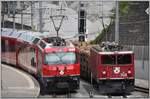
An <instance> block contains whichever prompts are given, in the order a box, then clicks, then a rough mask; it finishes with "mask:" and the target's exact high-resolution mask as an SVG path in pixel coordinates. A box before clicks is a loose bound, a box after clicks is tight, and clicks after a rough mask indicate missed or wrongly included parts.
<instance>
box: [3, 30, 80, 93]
mask: <svg viewBox="0 0 150 99" xmlns="http://www.w3.org/2000/svg"><path fill="white" fill-rule="evenodd" d="M1 33H2V34H1V38H2V62H5V63H9V64H12V65H15V66H17V67H20V68H22V69H24V70H26V71H27V72H29V73H31V74H34V75H35V76H36V77H37V78H38V79H39V81H40V82H41V88H43V89H44V91H45V90H47V91H50V90H52V91H56V90H60V89H63V90H65V89H66V90H67V91H68V90H76V89H78V88H79V81H80V80H79V79H80V64H79V61H78V59H79V57H78V50H77V49H76V48H75V47H74V46H73V45H72V43H71V42H69V41H65V40H64V39H62V38H59V37H48V35H47V34H42V33H38V32H29V31H12V30H8V29H2V31H1ZM43 89H42V91H43Z"/></svg>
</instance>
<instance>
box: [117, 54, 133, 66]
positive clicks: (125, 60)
mask: <svg viewBox="0 0 150 99" xmlns="http://www.w3.org/2000/svg"><path fill="white" fill-rule="evenodd" d="M131 62H132V58H131V55H130V54H125V55H118V56H117V63H118V64H122V65H125V64H131Z"/></svg>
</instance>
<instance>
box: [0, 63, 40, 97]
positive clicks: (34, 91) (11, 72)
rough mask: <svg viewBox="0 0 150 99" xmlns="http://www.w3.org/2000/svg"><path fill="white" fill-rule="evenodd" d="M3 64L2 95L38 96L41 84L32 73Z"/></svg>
mask: <svg viewBox="0 0 150 99" xmlns="http://www.w3.org/2000/svg"><path fill="white" fill-rule="evenodd" d="M1 66H2V68H1V69H2V70H1V72H2V74H1V75H2V78H1V79H2V82H1V83H2V85H1V89H2V90H1V95H2V97H37V96H38V95H39V92H40V86H39V83H38V82H37V80H36V79H35V78H34V77H32V76H31V75H29V74H27V73H25V72H23V71H21V70H18V69H16V68H13V67H10V66H8V65H5V64H1Z"/></svg>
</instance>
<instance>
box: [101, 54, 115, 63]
mask: <svg viewBox="0 0 150 99" xmlns="http://www.w3.org/2000/svg"><path fill="white" fill-rule="evenodd" d="M101 59H102V64H103V65H114V64H116V56H115V55H102V58H101Z"/></svg>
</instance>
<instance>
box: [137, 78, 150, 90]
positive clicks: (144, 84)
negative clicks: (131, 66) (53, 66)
mask: <svg viewBox="0 0 150 99" xmlns="http://www.w3.org/2000/svg"><path fill="white" fill-rule="evenodd" d="M135 86H138V87H141V88H147V89H149V81H148V80H143V79H135Z"/></svg>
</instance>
